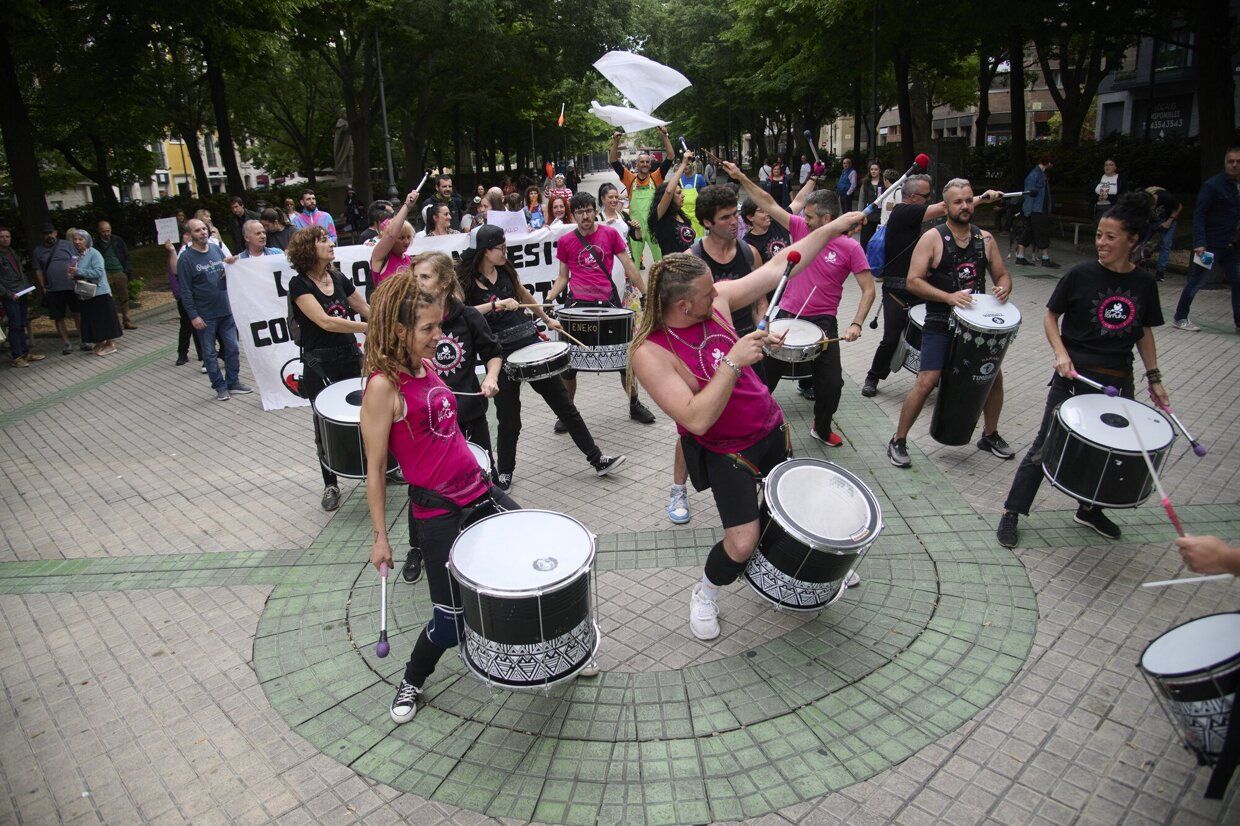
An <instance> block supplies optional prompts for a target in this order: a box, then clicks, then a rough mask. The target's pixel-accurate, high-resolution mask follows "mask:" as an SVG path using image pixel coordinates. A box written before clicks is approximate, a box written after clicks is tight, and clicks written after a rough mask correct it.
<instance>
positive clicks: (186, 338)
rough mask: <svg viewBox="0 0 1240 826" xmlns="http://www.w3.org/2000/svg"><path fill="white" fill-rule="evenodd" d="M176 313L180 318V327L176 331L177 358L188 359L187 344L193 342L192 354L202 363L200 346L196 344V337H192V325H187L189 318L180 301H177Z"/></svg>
mask: <svg viewBox="0 0 1240 826" xmlns="http://www.w3.org/2000/svg"><path fill="white" fill-rule="evenodd" d="M177 313H178V314H179V315H180V316H181V327H180V329H179V330H177V358H182V359H183V358H189V343H190V341H193V342H194V353H195V354H196V355H197V356H198V360H199V361H202V345H201V344H199V343H198V336H196V335H194V325H192V324H190V323H189V316H188V315H187V314H186V312H185V307H183V306H182V305H181V302H180V300H178V301H177Z"/></svg>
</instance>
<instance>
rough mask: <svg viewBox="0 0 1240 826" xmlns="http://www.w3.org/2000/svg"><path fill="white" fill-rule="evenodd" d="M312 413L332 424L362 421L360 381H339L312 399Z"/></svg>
mask: <svg viewBox="0 0 1240 826" xmlns="http://www.w3.org/2000/svg"><path fill="white" fill-rule="evenodd" d="M314 412H315V413H318V414H319V415H320V416H322V417H323V418H324V419H330V420H331V421H333V422H347V423H350V424H357V423H358V422H360V421H361V420H362V380H361V379H360V378H356V379H341V380H340V381H335V382H332V383H331V384H329V385H327V387H324V388H323V391H322V392H321V393H319V395H317V396H315V398H314Z"/></svg>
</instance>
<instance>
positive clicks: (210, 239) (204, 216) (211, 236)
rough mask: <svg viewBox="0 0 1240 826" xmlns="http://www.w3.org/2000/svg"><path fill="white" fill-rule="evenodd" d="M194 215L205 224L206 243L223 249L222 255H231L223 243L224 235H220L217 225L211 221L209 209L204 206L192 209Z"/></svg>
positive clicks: (226, 245)
mask: <svg viewBox="0 0 1240 826" xmlns="http://www.w3.org/2000/svg"><path fill="white" fill-rule="evenodd" d="M194 217H195V218H197V219H198V220H199V221H202V222H203V223H204V224H206V225H207V243H210V244H215V245H216V246H217V247H219V248H220V249H222V250H223V251H224V255H232V253H231V252H230V251H229V249H228V244H226V243H224V237H223V236H222V235H220V230H219V227H217V226H216V225H215V224H214V223H212V221H211V210H209V209H205V208H204V209H196V210H194Z"/></svg>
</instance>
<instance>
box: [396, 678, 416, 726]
mask: <svg viewBox="0 0 1240 826" xmlns="http://www.w3.org/2000/svg"><path fill="white" fill-rule="evenodd" d="M421 696H422V689H420V688H418V687H417V686H416V685H414V684H413V683H407V682H405V681H404V680H401V681H400V685H399V686H398V687H397V689H396V697H395V698H394V699H393V700H392V722H393V723H408V722H409V721H410V720H412V719H413V715H415V714H417V713H418V698H419V697H421Z"/></svg>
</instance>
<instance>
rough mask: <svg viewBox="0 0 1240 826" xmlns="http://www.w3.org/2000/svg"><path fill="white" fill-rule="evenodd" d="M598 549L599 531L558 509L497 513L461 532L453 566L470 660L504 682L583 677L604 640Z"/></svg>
mask: <svg viewBox="0 0 1240 826" xmlns="http://www.w3.org/2000/svg"><path fill="white" fill-rule="evenodd" d="M594 551H595V544H594V534H592V533H590V532H589V531H588V530H586V527H585V526H584V525H582V524H581V523H580V522H578V521H577V520H576V519H573V518H572V517H571V516H565V515H564V514H562V513H554V512H552V511H541V510H515V511H507V512H505V513H497V514H494V515H492V516H488V517H486V518H485V519H480V520H479V521H477V522H475V523H474V524H472V525H470V526H469V527H468V528H466V529H465V530H464V531H462V532H461V535H460V536H458V537H457V538H456V541H455V542H454V543H452V550H451V551H450V552H449V554H448V571H449V573H450V574H451V575H452V577H453V579H454V580H455V581H456V584H457V587H458V589H459V591H460V596H461V607H462V608H463V610H464V613H465V636H464V639H463V641H462V642H463V644H462V646H461V650H460V654H461V658H462V659H463V660H464V661H465V666H466V667H467V668H468V669H469V670H470V671H471V672H473V674H474V675H475V676H476V677H478V679H480V680H482V681H483V682H486V683H490V684H492V685H498V686H503V687H505V688H547V687H549V686H552V685H555V684H556V683H559V682H561V681H563V680H567V679H569V678H570V677H573V676H574V675H576V674H577V672H578V671H580V670H581V669H582V668H583V667H584V666H585V665H586V664H587V663H588V662H590V660H591V659H593V657H594V654H595V652H596V651H597V650H598V644H599V637H600V634H599V628H598V622H597V618H596V616H595V601H596V600H595V596H594V594H593V591H592V588H591V585H592V583H593V573H592V571H593V565H594Z"/></svg>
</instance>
